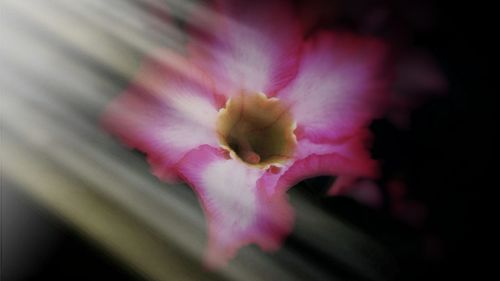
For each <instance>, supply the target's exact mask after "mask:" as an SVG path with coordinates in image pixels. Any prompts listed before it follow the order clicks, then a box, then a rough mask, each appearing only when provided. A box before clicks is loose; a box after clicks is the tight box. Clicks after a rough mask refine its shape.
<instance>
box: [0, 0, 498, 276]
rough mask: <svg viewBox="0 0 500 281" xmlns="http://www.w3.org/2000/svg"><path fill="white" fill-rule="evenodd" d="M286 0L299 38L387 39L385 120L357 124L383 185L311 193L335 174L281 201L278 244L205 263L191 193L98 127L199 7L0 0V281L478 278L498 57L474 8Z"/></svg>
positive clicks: (485, 244)
mask: <svg viewBox="0 0 500 281" xmlns="http://www.w3.org/2000/svg"><path fill="white" fill-rule="evenodd" d="M292 2H293V5H295V6H296V8H297V10H298V11H299V14H300V17H301V19H302V20H303V22H304V23H305V24H306V26H307V27H308V30H309V31H310V32H314V30H315V29H318V28H342V29H347V30H351V31H353V32H356V33H362V34H370V35H375V36H378V37H381V38H384V39H385V40H387V41H388V42H390V43H391V44H392V45H393V46H394V62H395V83H394V86H393V89H394V95H393V97H392V103H393V106H392V110H391V112H390V113H389V114H388V115H387V117H386V118H384V119H379V120H375V121H374V123H373V124H372V126H371V129H372V131H373V133H374V135H375V138H374V140H375V141H374V144H373V148H372V152H373V156H374V158H376V159H378V160H380V161H381V163H382V173H383V175H382V178H381V179H380V180H378V181H376V182H366V181H365V182H360V183H358V185H357V187H356V188H355V189H353V191H352V192H350V193H349V194H346V195H345V196H337V197H326V196H325V195H324V194H325V192H326V190H327V189H328V187H329V186H330V185H331V183H332V182H333V181H334V180H335V179H334V178H330V177H319V178H316V179H311V180H307V181H305V182H302V183H300V184H299V185H297V186H296V187H294V188H292V189H291V190H290V192H289V195H290V201H291V203H292V205H293V207H294V209H295V212H296V216H297V219H296V223H295V227H294V230H293V233H292V234H291V235H290V236H289V237H288V238H287V240H286V241H285V243H284V245H283V247H282V248H281V249H280V250H279V251H277V252H275V253H263V252H262V251H260V249H258V248H257V247H256V246H249V247H246V248H244V249H242V250H241V251H240V252H239V254H238V256H237V258H236V259H234V260H233V261H231V263H230V265H229V266H228V267H226V268H223V269H221V270H218V271H207V270H206V269H204V268H203V266H202V263H201V260H200V257H202V253H203V250H204V248H205V243H206V225H205V220H204V217H203V214H202V210H201V208H200V206H199V203H198V201H197V198H196V196H195V195H194V193H193V192H192V191H191V190H190V189H189V188H187V187H186V186H183V185H181V184H179V185H173V186H168V185H167V184H165V183H162V182H160V181H159V180H157V179H156V178H155V177H154V176H153V175H151V173H150V172H149V167H148V165H147V163H146V161H145V159H144V156H143V155H142V154H141V153H139V152H136V151H131V150H129V149H127V148H125V147H124V146H123V145H121V144H120V143H119V142H118V141H117V140H116V139H114V138H113V137H111V136H110V135H108V134H107V133H106V132H105V131H103V130H102V128H101V127H100V126H99V118H100V115H101V113H102V111H103V109H104V107H105V106H106V104H108V103H109V101H110V100H111V99H112V98H113V97H116V96H117V95H118V94H120V93H121V92H122V91H123V89H124V88H125V87H126V86H127V84H128V83H129V81H130V79H131V77H132V76H133V75H134V73H135V72H136V71H137V69H138V67H139V65H140V62H141V61H142V60H143V58H144V56H145V55H146V54H148V53H151V51H153V50H155V49H158V48H160V47H168V48H174V49H177V50H179V51H182V50H183V47H184V44H185V42H186V39H187V35H186V31H185V30H186V27H189V26H197V24H199V19H197V18H193V17H190V16H189V14H190V13H191V12H192V11H193V9H196V10H201V11H202V12H206V13H207V14H210V12H212V11H210V10H208V9H207V8H206V5H204V2H203V1H183V0H108V1H99V0H78V1H64V0H44V1H29V0H26V1H18V0H2V1H1V2H0V13H1V14H0V35H1V40H0V94H1V100H0V104H1V153H2V154H1V169H2V175H1V176H2V177H1V234H2V238H1V280H5V281H14V280H96V279H97V280H101V279H103V280H114V279H116V280H373V281H375V280H429V279H434V278H436V279H437V278H440V279H442V280H448V279H452V278H453V279H462V278H475V279H476V278H479V277H481V276H482V275H485V274H486V268H487V261H486V260H487V259H486V258H485V257H486V256H485V254H484V253H486V252H488V251H491V250H488V249H489V248H490V244H489V241H490V240H489V239H488V235H489V230H488V227H487V226H488V225H489V224H491V223H492V221H490V220H488V219H487V215H488V214H490V213H491V211H490V210H487V209H488V208H489V207H490V206H491V205H489V204H486V203H485V202H486V200H485V198H487V197H488V196H489V193H490V190H491V189H492V188H493V185H492V184H491V183H488V178H489V177H492V175H494V173H491V171H492V166H491V165H490V164H492V163H493V161H492V158H493V156H492V151H493V144H494V140H493V137H492V135H493V133H494V131H495V130H494V128H496V127H495V126H494V125H495V123H496V122H495V121H494V120H495V118H494V117H495V116H494V114H493V108H494V104H495V103H493V101H492V98H491V96H492V95H490V94H491V93H492V91H493V89H496V88H498V87H496V88H494V87H493V86H492V84H489V82H490V80H489V79H488V78H489V77H490V75H492V74H493V73H494V72H493V67H492V62H491V59H490V58H489V55H490V54H492V53H493V52H490V50H497V49H495V48H494V45H493V43H492V42H490V41H491V40H490V38H491V37H492V36H493V33H490V32H489V31H488V28H490V27H492V26H494V25H493V24H492V23H491V22H490V21H492V19H493V18H494V17H491V16H489V15H488V14H487V12H488V9H487V7H485V6H483V5H481V3H480V2H475V3H466V4H459V3H455V2H453V3H452V5H451V4H450V3H447V2H445V1H430V0H424V1H414V0H402V1H389V0H387V1H384V0H371V1H361V0H356V1H348V0H335V1H327V0H314V1H292ZM197 20H198V21H197ZM486 46H488V47H486ZM367 194H369V195H367ZM373 194H375V195H373ZM374 196H375V197H377V198H379V199H380V200H376V202H374V201H373V200H367V198H373V197H374Z"/></svg>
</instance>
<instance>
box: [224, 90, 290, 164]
mask: <svg viewBox="0 0 500 281" xmlns="http://www.w3.org/2000/svg"><path fill="white" fill-rule="evenodd" d="M294 130H295V123H294V122H293V119H292V116H291V114H290V112H289V111H288V108H287V107H286V106H285V105H284V104H283V103H282V102H281V101H280V100H279V99H277V98H268V97H267V96H266V95H264V94H263V93H250V94H249V93H242V94H240V95H238V96H235V97H232V98H231V99H229V100H228V101H227V103H226V106H225V107H224V108H223V109H221V110H220V111H219V117H218V119H217V131H218V133H219V141H220V143H221V146H222V147H224V148H226V149H228V150H229V152H230V155H231V156H232V157H233V158H239V159H241V160H242V161H244V162H246V163H248V164H250V165H256V166H258V167H267V166H269V165H272V164H280V163H283V162H284V161H286V160H287V159H289V158H290V157H292V154H293V151H294V149H295V143H296V140H295V135H294V133H293V131H294Z"/></svg>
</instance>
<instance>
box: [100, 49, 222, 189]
mask: <svg viewBox="0 0 500 281" xmlns="http://www.w3.org/2000/svg"><path fill="white" fill-rule="evenodd" d="M210 83H211V82H210V80H208V78H206V77H205V76H204V74H203V73H201V72H200V71H199V70H197V69H196V68H195V67H194V66H192V65H191V63H190V62H188V61H186V60H185V59H183V58H181V57H179V56H177V55H175V54H173V53H171V52H168V51H162V52H159V53H157V54H156V55H155V56H154V57H153V58H152V59H150V61H149V62H148V63H146V64H145V65H144V66H143V67H142V69H141V70H140V71H139V73H138V75H137V76H136V77H135V79H134V82H133V83H132V85H131V86H130V87H129V88H128V89H127V90H126V91H125V92H124V93H123V94H122V95H120V96H119V97H117V98H116V99H115V100H113V101H112V102H111V103H110V105H109V106H108V108H107V109H106V111H105V113H104V116H103V124H104V126H105V128H106V129H107V130H108V131H110V132H111V133H112V134H114V135H116V136H118V137H119V138H120V139H121V140H122V141H123V142H125V143H126V144H127V145H128V146H130V147H132V148H136V149H138V150H140V151H142V152H144V153H146V154H147V156H148V161H149V162H150V164H151V165H152V169H153V173H154V174H155V175H156V176H158V177H159V178H162V179H164V180H175V179H176V175H175V170H173V165H175V163H176V162H177V161H179V160H180V159H181V158H182V157H183V156H184V154H185V153H186V152H188V151H190V150H192V149H194V148H196V147H198V146H200V145H202V144H212V145H217V143H218V141H217V137H216V134H215V120H216V117H217V110H216V107H215V101H214V97H213V95H212V90H211V89H210Z"/></svg>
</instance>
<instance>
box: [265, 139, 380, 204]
mask: <svg viewBox="0 0 500 281" xmlns="http://www.w3.org/2000/svg"><path fill="white" fill-rule="evenodd" d="M368 139H370V135H369V133H368V132H367V131H360V132H358V134H357V135H354V136H351V137H349V138H344V139H343V140H341V141H340V140H339V141H336V142H331V143H314V142H312V141H310V140H308V139H299V140H298V142H297V146H296V151H295V154H294V157H293V158H294V159H293V161H290V162H289V163H286V164H285V165H282V166H280V167H279V168H278V167H275V168H274V169H270V170H269V171H270V172H268V173H266V174H265V175H264V176H263V177H262V178H261V179H260V180H259V185H260V186H261V188H262V189H263V190H266V192H268V193H269V194H273V193H275V192H283V190H287V189H288V188H290V187H292V186H293V185H295V184H297V183H298V182H300V181H301V180H304V179H307V178H311V177H316V176H336V177H339V178H342V179H346V181H344V180H341V181H340V182H339V183H338V185H340V186H343V185H344V184H349V183H351V182H350V181H347V179H351V178H352V179H358V178H375V177H377V175H378V164H377V162H376V161H375V160H373V159H372V158H371V155H370V152H369V150H368V149H367V147H366V145H365V143H366V141H367V140H368ZM353 181H354V180H353ZM338 188H339V186H337V188H336V189H338ZM331 192H332V190H330V191H329V194H330V193H331ZM331 195H333V194H331Z"/></svg>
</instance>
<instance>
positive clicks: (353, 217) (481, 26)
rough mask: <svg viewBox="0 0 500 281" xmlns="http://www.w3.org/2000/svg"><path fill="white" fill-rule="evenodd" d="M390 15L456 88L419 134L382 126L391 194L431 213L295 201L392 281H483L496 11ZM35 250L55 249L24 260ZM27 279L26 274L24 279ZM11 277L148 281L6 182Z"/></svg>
mask: <svg viewBox="0 0 500 281" xmlns="http://www.w3.org/2000/svg"><path fill="white" fill-rule="evenodd" d="M372 2H377V1H367V2H364V4H363V5H361V6H360V8H359V9H360V10H361V9H363V7H364V5H367V6H369V5H370V3H372ZM367 3H368V4H367ZM410 4H413V6H412V5H410ZM387 5H388V6H389V7H391V13H392V18H393V19H394V22H395V23H398V24H400V27H401V29H403V30H404V32H405V33H406V34H409V36H408V38H409V39H408V40H407V41H406V44H407V45H411V46H416V47H419V48H423V49H425V50H427V51H429V52H430V53H431V54H432V55H433V56H434V57H435V58H436V60H437V61H436V62H437V64H438V65H439V67H440V68H441V69H442V71H443V72H444V75H445V77H446V79H447V81H448V83H449V85H448V93H447V95H444V96H435V97H433V98H431V99H428V100H427V101H425V102H424V103H423V104H422V105H420V106H418V107H417V108H416V109H415V110H414V111H413V113H412V114H411V119H410V120H411V121H410V127H409V128H408V129H403V128H400V127H398V126H395V125H394V124H392V123H391V122H389V120H385V119H383V120H377V121H375V122H374V124H373V125H372V130H373V132H374V134H375V143H374V146H373V155H374V157H376V158H378V159H381V160H383V163H384V164H383V177H382V179H381V180H380V181H379V184H380V185H381V186H386V184H387V183H388V182H389V180H390V179H392V178H394V177H397V178H399V179H401V180H402V181H403V182H405V183H406V186H407V188H408V192H407V198H408V199H411V200H413V201H417V202H421V203H422V205H424V206H425V208H426V210H427V216H426V219H425V221H424V222H423V223H422V224H421V225H419V226H412V225H410V224H408V223H406V222H404V221H401V220H399V219H397V218H395V217H394V215H393V213H392V212H391V204H392V203H393V202H392V201H391V200H392V199H391V196H390V191H389V190H388V189H386V188H383V193H384V195H385V196H384V205H383V207H382V208H381V209H377V210H375V209H371V208H369V207H366V206H363V205H361V204H359V203H357V202H356V201H354V200H352V199H350V198H347V197H336V198H332V197H324V195H323V194H324V191H325V190H326V183H327V182H329V181H330V179H328V178H318V179H314V180H310V181H308V182H306V183H305V184H307V185H310V186H318V188H312V189H305V188H294V189H292V190H291V191H290V195H291V201H292V203H293V201H294V198H296V197H304V198H307V199H308V200H310V201H312V202H314V204H317V205H319V206H321V208H323V209H324V210H327V211H328V212H331V213H332V214H335V215H336V216H340V217H341V218H343V219H345V220H347V221H349V222H350V223H352V224H355V225H357V226H359V227H360V228H361V229H362V230H363V231H364V232H366V233H368V234H370V235H371V236H372V237H374V238H375V239H376V240H377V241H379V242H381V243H382V244H383V245H384V246H386V247H387V248H388V249H389V250H390V252H391V253H392V254H393V255H394V257H395V258H396V260H397V268H395V269H394V270H393V272H391V273H390V274H388V276H391V277H388V278H390V280H433V279H440V280H451V279H455V280H457V279H458V280H462V279H471V280H481V279H482V278H481V277H486V276H487V269H488V268H489V267H488V264H489V263H488V260H491V259H492V258H489V256H488V253H492V252H493V250H492V249H491V247H492V244H491V241H492V240H491V239H490V238H491V237H489V236H490V235H491V232H490V228H491V225H492V224H494V222H495V220H490V219H489V218H488V216H489V215H491V214H492V213H491V212H492V210H490V207H491V206H492V205H490V204H489V203H487V201H489V200H487V198H488V197H491V193H492V190H494V188H495V186H496V184H495V181H492V180H493V175H495V173H493V168H492V164H493V159H492V158H493V144H494V140H493V134H494V132H495V131H496V126H495V125H496V122H495V118H494V116H495V115H496V114H494V113H495V112H494V110H493V109H494V106H495V103H494V102H493V92H494V91H495V90H496V89H497V87H493V84H492V80H490V79H491V78H492V77H493V74H494V72H493V66H492V64H493V58H492V54H493V50H497V49H495V46H494V45H493V41H494V37H495V36H496V35H498V32H495V33H493V32H492V31H491V30H492V29H493V28H494V25H493V24H492V22H493V19H494V16H493V15H489V14H491V13H492V9H489V8H488V7H486V6H483V5H482V4H481V2H478V1H474V2H468V3H459V2H446V1H434V2H429V1H427V2H425V1H424V2H418V1H394V2H391V1H388V2H387ZM419 5H427V6H426V7H425V9H424V11H425V12H424V13H423V15H426V13H430V15H432V21H431V23H430V26H429V27H427V28H423V29H422V28H420V27H419V26H418V25H417V24H414V19H413V18H412V17H413V16H414V13H413V12H414V11H413V9H414V8H415V7H419ZM419 16H420V17H421V16H422V13H420V14H418V13H417V21H418V20H419V18H418V17H419ZM356 20H357V19H356V17H355V16H352V15H346V16H341V17H340V19H339V20H338V21H339V22H342V23H343V24H345V25H347V26H349V25H351V26H356ZM424 21H425V19H424ZM322 187H324V188H322ZM9 206H10V207H9ZM12 206H15V207H14V208H12ZM12 210H15V211H12ZM13 221H14V222H15V223H11V222H13ZM298 223H300V222H298ZM33 224H35V225H36V227H34V226H33ZM31 228H36V229H37V231H36V232H35V231H30V229H31ZM35 243H36V245H38V246H39V245H44V246H43V247H38V248H39V249H38V250H36V252H25V253H24V252H20V249H21V248H27V247H26V245H30V244H35ZM16 247H17V248H16ZM284 247H286V248H288V249H291V250H292V251H296V252H299V253H301V254H302V255H303V256H304V258H305V259H313V260H317V262H318V263H319V264H321V265H322V266H324V267H325V268H327V269H328V270H331V271H332V272H335V275H336V276H340V277H341V278H343V279H345V280H365V279H362V277H360V276H359V275H358V274H356V272H352V271H350V270H348V269H346V268H343V267H342V266H340V265H339V264H338V263H337V262H336V261H334V260H329V259H328V258H325V257H323V256H322V255H321V254H320V253H319V252H318V251H316V250H315V249H311V248H308V247H307V246H306V245H305V244H304V243H302V242H301V241H300V240H299V239H297V238H296V237H295V236H294V234H293V233H292V235H290V237H289V238H288V239H287V241H286V243H285V245H284ZM19 267H22V270H16V268H19ZM1 274H2V276H1V279H2V280H5V281H14V280H95V279H99V280H101V279H102V280H141V277H140V276H138V275H137V274H135V273H133V272H130V271H129V270H128V269H126V268H125V267H122V266H121V265H120V264H119V263H117V262H116V261H115V260H114V259H113V258H111V257H109V256H108V255H107V254H106V253H104V252H103V251H101V250H100V249H99V248H97V247H96V246H95V245H94V244H92V243H90V242H88V241H86V240H84V239H82V237H80V236H79V235H78V234H77V233H76V232H74V231H73V230H72V229H71V228H69V227H68V226H67V225H66V224H65V223H64V222H62V221H60V220H59V219H58V218H56V217H55V216H53V215H52V214H50V213H49V212H47V211H46V210H45V209H43V208H42V207H41V206H38V205H37V203H36V202H33V201H31V199H29V198H28V197H26V196H25V195H24V194H22V193H20V192H19V191H17V190H16V189H15V188H13V186H12V185H10V184H9V183H7V182H5V181H4V182H2V270H1Z"/></svg>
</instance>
